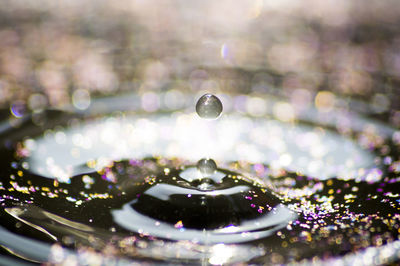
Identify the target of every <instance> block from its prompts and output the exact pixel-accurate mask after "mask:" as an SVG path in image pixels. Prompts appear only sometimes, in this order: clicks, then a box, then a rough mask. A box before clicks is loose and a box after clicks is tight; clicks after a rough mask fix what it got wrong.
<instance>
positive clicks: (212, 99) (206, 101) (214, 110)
mask: <svg viewBox="0 0 400 266" xmlns="http://www.w3.org/2000/svg"><path fill="white" fill-rule="evenodd" d="M196 112H197V114H198V115H199V116H200V117H201V118H205V119H215V118H217V117H218V116H219V115H220V114H221V112H222V103H221V101H220V99H218V97H217V96H215V95H212V94H209V93H207V94H204V95H203V96H201V97H200V99H199V100H198V101H197V104H196Z"/></svg>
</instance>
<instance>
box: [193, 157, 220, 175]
mask: <svg viewBox="0 0 400 266" xmlns="http://www.w3.org/2000/svg"><path fill="white" fill-rule="evenodd" d="M197 169H198V170H199V171H200V173H201V174H202V175H203V176H204V177H208V176H210V175H212V174H214V173H215V171H216V170H217V164H216V163H215V162H214V160H213V159H209V158H207V159H206V158H203V159H201V160H199V161H198V162H197Z"/></svg>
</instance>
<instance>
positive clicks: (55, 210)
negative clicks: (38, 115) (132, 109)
mask: <svg viewBox="0 0 400 266" xmlns="http://www.w3.org/2000/svg"><path fill="white" fill-rule="evenodd" d="M183 118H184V119H186V120H184V121H187V123H189V124H190V119H194V121H196V123H199V122H198V120H196V118H195V117H191V116H187V115H183ZM183 118H178V119H177V121H182V120H180V119H183ZM234 118H235V120H234V121H235V124H237V125H241V123H244V121H249V120H247V118H246V119H244V118H243V119H244V120H240V119H237V116H234ZM23 119H24V120H21V122H20V123H21V124H20V125H19V126H17V128H16V129H14V127H12V126H8V127H6V128H7V130H5V131H4V132H3V141H4V142H3V143H4V146H3V148H2V150H3V152H2V167H1V169H2V176H3V178H2V181H1V187H0V189H1V197H0V200H1V201H0V202H1V206H2V212H1V221H2V222H1V223H2V227H3V229H2V230H1V231H0V234H2V238H1V239H2V240H1V241H2V242H1V245H2V246H3V247H6V248H7V250H8V251H9V252H12V253H13V254H14V255H16V256H18V257H20V258H27V259H28V260H30V261H37V262H41V261H46V260H51V261H53V262H61V261H63V260H64V259H66V258H67V257H68V256H70V257H71V255H72V258H74V260H76V261H80V262H81V263H83V262H84V261H86V260H87V259H88V258H90V259H93V260H94V259H97V260H99V259H100V260H104V259H112V260H114V261H115V260H118V261H121V263H123V262H126V263H128V262H129V261H147V262H153V263H155V262H166V261H167V262H171V261H175V262H186V263H211V264H219V263H221V262H222V263H224V262H243V261H246V262H255V263H278V262H279V263H287V262H293V261H297V262H299V261H302V260H303V259H311V258H313V257H317V258H318V260H320V262H322V258H323V257H324V256H329V257H330V258H335V257H336V256H341V255H343V254H346V256H345V257H343V259H346V260H348V261H349V262H354V261H357V254H363V253H362V252H364V250H365V249H366V248H367V249H368V250H369V251H368V252H369V253H368V254H374V255H373V256H375V257H376V258H377V259H379V260H380V261H383V262H384V261H390V260H393V259H395V258H396V256H395V255H393V254H395V253H396V252H397V250H398V249H397V245H398V244H397V243H398V240H397V239H398V236H399V233H398V225H397V224H398V222H399V221H398V219H399V218H400V216H399V215H398V208H399V207H398V206H399V195H398V192H397V191H398V189H399V180H398V177H397V176H398V173H399V172H400V170H399V167H398V164H399V163H398V156H399V154H398V152H397V148H395V147H397V145H399V144H398V143H399V142H398V139H397V137H396V136H397V133H396V131H392V133H389V132H388V130H389V129H387V128H386V129H382V130H383V131H381V132H385V130H386V132H388V133H386V134H391V135H392V137H391V138H383V139H382V140H383V142H376V141H375V142H369V145H370V146H369V147H374V148H373V149H369V150H367V149H365V148H358V149H359V151H357V150H355V151H357V152H359V154H360V155H361V154H365V155H363V156H364V157H361V158H369V156H371V157H372V158H375V159H374V162H373V163H367V164H365V166H370V167H371V168H369V169H368V168H363V169H362V170H360V169H361V168H359V172H358V173H357V174H351V173H352V172H348V174H347V175H344V176H339V174H338V173H341V168H333V169H323V168H322V169H321V170H320V171H321V176H322V177H319V176H312V175H305V174H302V173H301V171H302V170H301V169H306V170H307V169H309V168H304V167H305V166H307V165H308V166H309V165H310V161H308V160H304V159H303V161H302V162H303V164H302V167H303V168H297V173H296V172H293V171H290V170H286V169H285V167H284V165H285V163H286V162H285V160H288V156H287V155H281V156H280V157H282V156H283V157H282V158H283V159H280V162H281V163H282V164H281V166H277V165H274V163H273V162H274V161H270V164H268V161H264V162H262V161H259V162H249V161H246V160H244V158H246V156H248V155H247V153H246V151H245V150H241V149H239V150H236V152H231V153H225V154H227V155H228V156H231V158H232V159H233V160H223V159H222V158H223V157H221V156H218V153H216V154H215V157H214V158H217V160H216V162H215V163H216V165H218V167H217V168H216V169H215V170H214V171H209V172H208V174H207V176H204V174H202V172H201V171H200V170H199V168H198V163H199V162H197V163H196V160H191V159H189V158H191V156H190V154H191V153H195V152H196V151H195V150H194V149H192V150H190V152H188V149H185V148H184V147H186V146H187V147H192V148H193V147H194V146H193V143H195V142H197V141H198V138H197V137H196V134H194V133H193V132H195V131H190V132H191V134H190V136H191V137H192V138H191V140H190V141H188V139H186V138H179V139H176V138H174V134H171V135H165V134H160V135H158V134H156V135H153V137H152V138H151V139H148V138H149V136H151V135H150V134H151V133H152V132H153V133H154V132H158V130H159V128H163V129H164V130H166V129H167V131H166V132H171V131H168V126H166V125H170V127H171V128H174V129H175V130H176V131H175V132H180V131H179V130H178V129H177V128H179V123H176V124H175V122H174V123H172V124H171V121H174V119H176V118H174V117H173V116H172V117H171V116H170V115H169V114H166V115H162V114H160V115H157V116H155V115H151V116H149V115H144V114H142V115H141V114H137V113H133V114H128V113H127V114H126V116H124V117H121V116H120V115H119V114H117V115H116V116H115V115H106V116H104V117H103V116H100V117H95V118H91V117H90V116H89V117H85V116H83V117H82V116H81V115H73V114H71V113H66V112H54V111H48V112H45V113H43V114H42V119H46V121H47V123H46V125H48V127H49V128H54V126H55V125H57V126H56V128H57V129H56V130H53V131H48V130H47V129H46V127H44V126H38V125H36V124H35V123H33V122H32V120H31V118H29V117H26V118H23ZM226 119H227V120H225V121H224V120H222V123H224V125H229V119H230V118H229V115H228V116H227V118H226ZM248 119H253V118H248ZM71 121H74V122H73V124H71ZM151 121H157V122H156V123H154V124H148V123H151ZM188 121H189V122H188ZM250 121H251V120H250ZM52 122H53V123H55V125H54V126H53V125H52ZM60 122H61V124H64V126H63V127H62V128H61V127H59V126H60ZM78 122H79V123H78ZM265 122H267V120H265ZM272 122H273V121H270V122H268V123H269V124H268V125H271V127H269V129H270V130H269V131H267V130H266V131H264V132H266V133H268V132H269V134H271V130H272V131H276V130H277V127H276V125H277V124H275V127H274V126H272V125H274V124H273V123H272ZM263 123H264V122H263V120H261V119H258V120H257V123H254V126H253V127H248V125H251V124H249V123H248V122H246V125H247V127H246V128H247V129H248V130H249V131H248V132H257V131H260V132H261V128H264V127H263ZM150 125H151V126H150ZM186 125H187V124H186ZM206 125H207V126H208V127H206V128H207V129H208V130H209V129H210V127H209V124H206ZM278 125H279V124H278ZM355 125H357V123H355ZM302 126H304V125H301V123H300V124H297V125H296V128H299V127H300V128H301V127H302ZM240 127H241V128H243V127H242V126H240ZM279 127H281V125H279ZM282 127H284V125H283V126H282ZM200 128H201V127H200ZM238 128H239V127H238ZM318 128H321V127H318ZM377 128H378V129H379V127H378V126H377ZM100 129H101V130H100ZM113 129H115V131H113ZM121 129H125V130H121ZM129 129H133V131H132V130H131V131H130V130H129ZM211 129H212V127H211ZM265 129H268V128H267V127H265ZM46 130H47V131H46ZM237 130H238V131H237V132H236V133H238V132H241V133H240V139H242V140H243V138H246V134H244V133H245V132H247V131H240V129H237ZM303 130H305V129H303ZM325 130H327V129H325ZM28 131H29V132H30V134H26V133H27V132H28ZM18 132H21V134H20V136H19V135H18ZM43 132H45V133H43ZM93 132H106V133H103V134H105V135H103V137H102V138H99V139H96V137H93V138H88V137H87V136H96V135H91V134H94V133H93ZM116 132H118V134H117V133H116ZM202 132H204V131H198V134H200V135H202ZM220 132H221V131H220ZM278 132H284V131H278ZM304 132H306V133H303V131H291V133H290V134H291V135H290V136H292V137H293V136H296V134H299V135H297V136H298V137H294V139H299V136H302V138H300V139H302V140H303V142H295V143H294V144H291V143H290V142H287V143H286V145H287V146H286V149H285V151H286V153H287V154H289V155H290V156H292V160H294V159H295V157H293V156H294V155H295V154H296V149H297V147H302V146H301V145H304V144H305V143H304V141H305V140H307V138H306V136H308V138H311V136H314V137H315V136H318V135H317V134H316V133H315V131H311V132H314V133H313V134H311V135H310V133H309V132H307V131H304ZM354 132H355V133H354V134H355V135H356V136H357V134H358V137H352V138H350V139H347V140H346V139H345V138H347V137H344V136H343V135H341V134H340V133H337V132H336V131H332V130H331V132H330V133H328V134H326V135H325V137H324V140H327V141H328V142H327V143H326V145H328V146H325V147H332V146H331V145H334V143H335V137H331V136H334V135H335V134H336V138H338V139H341V143H345V142H346V141H349V143H350V142H353V143H356V144H355V145H357V146H359V147H362V144H363V143H365V141H366V139H365V138H362V136H369V137H370V138H371V135H366V134H367V133H366V132H365V131H361V132H358V131H357V128H355V129H354ZM357 132H358V133H357ZM228 133H229V134H228ZM233 133H234V132H232V131H229V132H227V135H222V136H221V137H218V138H214V140H215V141H214V142H212V143H213V145H214V144H215V143H217V142H218V141H220V139H225V140H228V139H227V136H228V135H229V136H234V135H235V134H233ZM124 134H126V135H124ZM175 134H176V133H175ZM181 134H182V133H181ZM220 134H221V133H220ZM302 134H304V135H302ZM307 134H308V135H307ZM330 134H332V135H330ZM27 135H30V137H25V138H24V137H23V136H27ZM100 136H101V135H100ZM104 136H106V137H104ZM124 136H134V137H132V139H128V138H125V137H124ZM177 136H182V135H179V134H178V135H177ZM252 136H255V135H254V134H253V135H252ZM281 136H282V135H281ZM381 136H384V134H383V133H382V134H381ZM114 139H119V140H120V141H122V142H123V143H125V144H124V145H123V146H119V145H115V144H116V143H117V142H115V141H114ZM89 140H90V141H92V142H93V144H92V146H88V145H89V144H90V141H89ZM150 140H151V142H150ZM370 140H371V141H372V140H373V139H370ZM210 141H212V139H211V140H210ZM231 141H233V142H235V141H234V140H231ZM329 142H331V143H329ZM150 143H155V144H157V145H158V144H159V145H160V146H159V147H154V146H152V145H151V144H150ZM171 143H172V144H173V146H172V147H178V148H176V149H172V150H170V152H171V154H173V155H175V156H171V154H170V156H169V157H168V156H167V155H168V153H166V152H165V151H166V149H165V147H171V146H168V145H170V144H171ZM226 143H228V144H229V142H225V143H224V145H226ZM310 143H312V142H310ZM167 144H168V145H167ZM248 144H249V145H248V146H247V147H248V151H249V152H250V153H249V154H255V151H257V150H260V151H263V149H265V148H262V147H268V146H262V142H260V141H258V140H257V138H256V139H253V141H252V142H251V141H250V142H248ZM260 144H261V145H260ZM164 145H166V146H164ZM235 145H237V143H236V144H235ZM292 145H294V146H292ZM297 145H300V146H297ZM318 145H319V146H324V143H321V142H319V144H318ZM372 145H375V146H372ZM124 146H125V147H129V148H130V149H129V150H125V149H121V148H122V147H124ZM144 147H147V149H148V150H147V151H150V152H151V153H154V154H156V153H157V152H155V151H157V150H160V151H162V150H164V153H163V152H160V153H159V154H160V156H157V157H146V152H142V153H140V150H142V151H143V150H144ZM198 147H201V145H200V146H198ZM215 147H219V146H215ZM228 147H229V145H228ZM272 147H273V146H272ZM350 147H351V146H350ZM133 148H136V150H134V149H133ZM158 148H159V149H158ZM170 149H171V148H170ZM350 149H351V148H350ZM106 150H107V151H108V152H107V153H105V151H106ZM138 150H139V152H138ZM228 150H229V149H228ZM131 151H134V152H137V153H130V152H131ZM239 151H240V152H239ZM328 151H329V148H328ZM126 152H127V153H126ZM338 152H339V150H336V151H334V150H331V151H329V152H328V153H327V154H328V156H329V154H330V155H335V154H336V153H338ZM62 154H64V157H65V158H69V157H72V158H73V160H69V159H71V158H69V159H68V160H60V159H59V158H64V157H63V155H62ZM65 154H69V155H68V156H65ZM77 154H79V156H77ZM133 154H135V156H134V155H133ZM312 154H314V155H315V154H319V153H312ZM339 154H340V156H341V159H344V160H347V161H348V160H352V162H353V163H357V158H354V157H352V156H351V154H354V153H349V154H345V153H341V152H339ZM106 155H107V157H106ZM110 155H111V156H110ZM179 155H180V157H178V156H179ZM186 155H188V156H186ZM59 156H61V157H59ZM182 156H183V157H182ZM195 156H197V155H195ZM319 156H322V157H320V159H321V158H324V157H323V156H327V155H324V154H323V153H321V154H320V155H319ZM365 156H366V157H365ZM135 157H136V158H135ZM184 157H185V158H184ZM280 157H278V158H280ZM314 158H315V157H314ZM346 158H347V159H346ZM234 159H236V160H234ZM265 159H268V158H265ZM364 160H365V159H364ZM82 162H84V163H82ZM363 162H368V159H366V161H363V160H361V161H358V163H363ZM311 165H312V163H311ZM292 167H293V166H292ZM288 168H290V165H289V166H288ZM324 170H327V171H326V172H325V174H323V173H324ZM332 171H335V173H337V174H338V176H336V177H334V176H333V177H332V176H330V175H331V174H332V173H333V172H332ZM68 173H70V174H68ZM21 236H22V238H21ZM36 241H40V242H36ZM61 247H64V248H61ZM382 249H383V250H386V251H381V250H382ZM32 250H34V252H32ZM75 250H77V251H79V252H80V253H79V254H81V255H78V254H75V253H74V252H75ZM389 251H390V252H392V253H390V252H389ZM382 252H383V253H382ZM385 252H386V253H385ZM73 254H75V255H73ZM82 254H84V255H82ZM327 254H329V255H327ZM352 254H355V256H356V257H351V255H352ZM382 254H386V257H382V256H384V255H382ZM388 254H389V255H390V254H392V255H390V256H389V255H388ZM349 256H350V257H349ZM371 256H372V255H371ZM375 257H374V258H375Z"/></svg>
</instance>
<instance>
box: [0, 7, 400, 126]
mask: <svg viewBox="0 0 400 266" xmlns="http://www.w3.org/2000/svg"><path fill="white" fill-rule="evenodd" d="M399 25H400V5H399V4H398V2H397V1H394V0H393V1H380V0H376V1H374V0H371V1H361V0H355V1H347V0H327V1H315V0H307V1H297V0H247V1H227V0H222V1H184V0H170V1H153V0H150V1H149V0H146V1H145V0H130V1H128V0H121V1H78V0H70V1H51V0H48V1H47V0H40V1H21V0H5V1H3V2H2V5H1V6H0V104H1V106H3V107H4V108H9V107H11V114H12V115H14V116H17V117H18V116H21V115H22V114H23V113H24V112H31V111H32V112H39V111H41V110H42V109H44V108H48V107H54V108H62V107H64V106H67V105H70V104H72V105H73V106H74V107H75V108H77V109H80V110H85V109H86V108H88V107H89V106H90V103H91V101H93V99H95V98H97V97H102V96H108V95H116V94H123V93H128V92H129V93H130V92H134V93H137V94H138V95H140V96H141V97H142V104H143V106H144V109H145V110H147V111H151V112H153V111H157V109H158V107H159V106H160V104H159V101H167V102H170V103H171V104H172V105H173V104H179V99H180V95H181V94H182V93H193V94H198V93H200V92H202V91H209V92H214V93H229V94H246V95H250V96H252V97H253V98H252V99H253V101H252V102H251V104H247V108H248V109H249V110H247V111H250V112H255V113H257V110H258V111H259V110H260V108H261V110H262V107H260V108H258V109H257V105H260V106H261V105H262V101H257V99H259V98H258V96H259V95H262V94H265V93H268V94H276V95H280V96H283V97H285V98H287V99H288V101H289V102H290V103H292V105H293V106H294V107H295V111H296V110H297V109H301V108H303V107H307V106H310V105H315V107H316V108H318V109H320V110H329V109H330V108H332V107H339V108H345V109H346V108H349V105H350V104H351V105H353V106H352V108H353V109H356V110H358V111H362V112H364V113H367V114H368V116H372V117H376V118H379V119H380V120H384V121H385V122H389V123H391V124H392V125H395V126H397V127H398V126H399V125H400V112H399V110H400V103H399V92H400V80H399V79H400V27H399ZM159 92H168V93H169V94H167V95H169V96H167V97H165V98H164V99H160V98H158V93H159ZM260 97H261V96H260ZM254 99H256V100H254ZM177 101H178V103H177ZM254 110H256V111H254Z"/></svg>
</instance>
